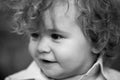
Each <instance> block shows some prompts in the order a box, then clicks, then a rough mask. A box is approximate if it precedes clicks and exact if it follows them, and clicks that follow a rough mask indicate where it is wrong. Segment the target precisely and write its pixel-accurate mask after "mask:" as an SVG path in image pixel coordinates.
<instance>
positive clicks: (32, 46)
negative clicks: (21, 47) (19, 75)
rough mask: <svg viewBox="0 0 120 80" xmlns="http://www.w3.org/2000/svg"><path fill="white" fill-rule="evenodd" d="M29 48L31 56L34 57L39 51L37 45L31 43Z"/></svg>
mask: <svg viewBox="0 0 120 80" xmlns="http://www.w3.org/2000/svg"><path fill="white" fill-rule="evenodd" d="M28 46H29V47H28V48H29V52H30V54H31V56H32V57H34V56H35V53H36V50H37V43H36V42H33V41H30V42H29V45H28Z"/></svg>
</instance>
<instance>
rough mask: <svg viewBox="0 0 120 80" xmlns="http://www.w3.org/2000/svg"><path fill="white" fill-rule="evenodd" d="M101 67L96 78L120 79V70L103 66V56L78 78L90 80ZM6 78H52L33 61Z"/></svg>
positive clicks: (45, 79) (32, 79)
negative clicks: (46, 75)
mask: <svg viewBox="0 0 120 80" xmlns="http://www.w3.org/2000/svg"><path fill="white" fill-rule="evenodd" d="M98 67H99V68H100V73H101V75H99V76H98V77H97V78H96V80H120V72H118V71H116V70H113V69H110V68H106V67H104V68H103V64H102V58H99V59H98V61H97V62H96V63H95V64H94V65H93V66H92V67H91V68H90V69H89V71H88V72H87V73H86V74H84V75H83V76H81V78H80V79H78V80H89V76H90V75H93V74H94V72H95V71H94V70H95V68H98ZM5 80H50V79H48V78H47V77H45V75H43V74H42V72H41V71H40V69H39V68H38V66H37V64H36V63H35V62H34V61H33V62H32V63H31V65H30V66H29V67H28V68H27V69H26V70H23V71H20V72H18V73H16V74H13V75H11V76H9V77H7V78H6V79H5Z"/></svg>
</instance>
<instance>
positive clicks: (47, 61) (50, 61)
mask: <svg viewBox="0 0 120 80" xmlns="http://www.w3.org/2000/svg"><path fill="white" fill-rule="evenodd" d="M41 61H42V62H44V63H57V61H52V60H47V59H41Z"/></svg>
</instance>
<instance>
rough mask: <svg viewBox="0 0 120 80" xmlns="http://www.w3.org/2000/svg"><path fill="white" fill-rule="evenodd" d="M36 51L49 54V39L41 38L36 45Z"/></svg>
mask: <svg viewBox="0 0 120 80" xmlns="http://www.w3.org/2000/svg"><path fill="white" fill-rule="evenodd" d="M37 51H38V53H41V54H42V53H50V51H51V49H50V46H49V39H47V38H43V39H41V40H40V41H39V42H38V45H37Z"/></svg>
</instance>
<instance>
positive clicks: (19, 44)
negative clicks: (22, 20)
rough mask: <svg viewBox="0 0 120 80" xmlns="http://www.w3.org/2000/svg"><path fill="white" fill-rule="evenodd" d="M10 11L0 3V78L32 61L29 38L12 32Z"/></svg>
mask: <svg viewBox="0 0 120 80" xmlns="http://www.w3.org/2000/svg"><path fill="white" fill-rule="evenodd" d="M12 13H13V11H12V10H9V9H7V8H6V9H5V7H1V4H0V80H4V78H5V77H6V76H8V75H10V74H13V73H15V72H18V71H20V70H22V69H25V68H27V66H28V65H29V64H30V62H31V61H32V58H31V56H30V55H29V52H28V48H27V45H28V42H29V40H28V39H27V38H26V36H24V35H17V34H16V33H12V29H11V28H10V21H11V16H12Z"/></svg>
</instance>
